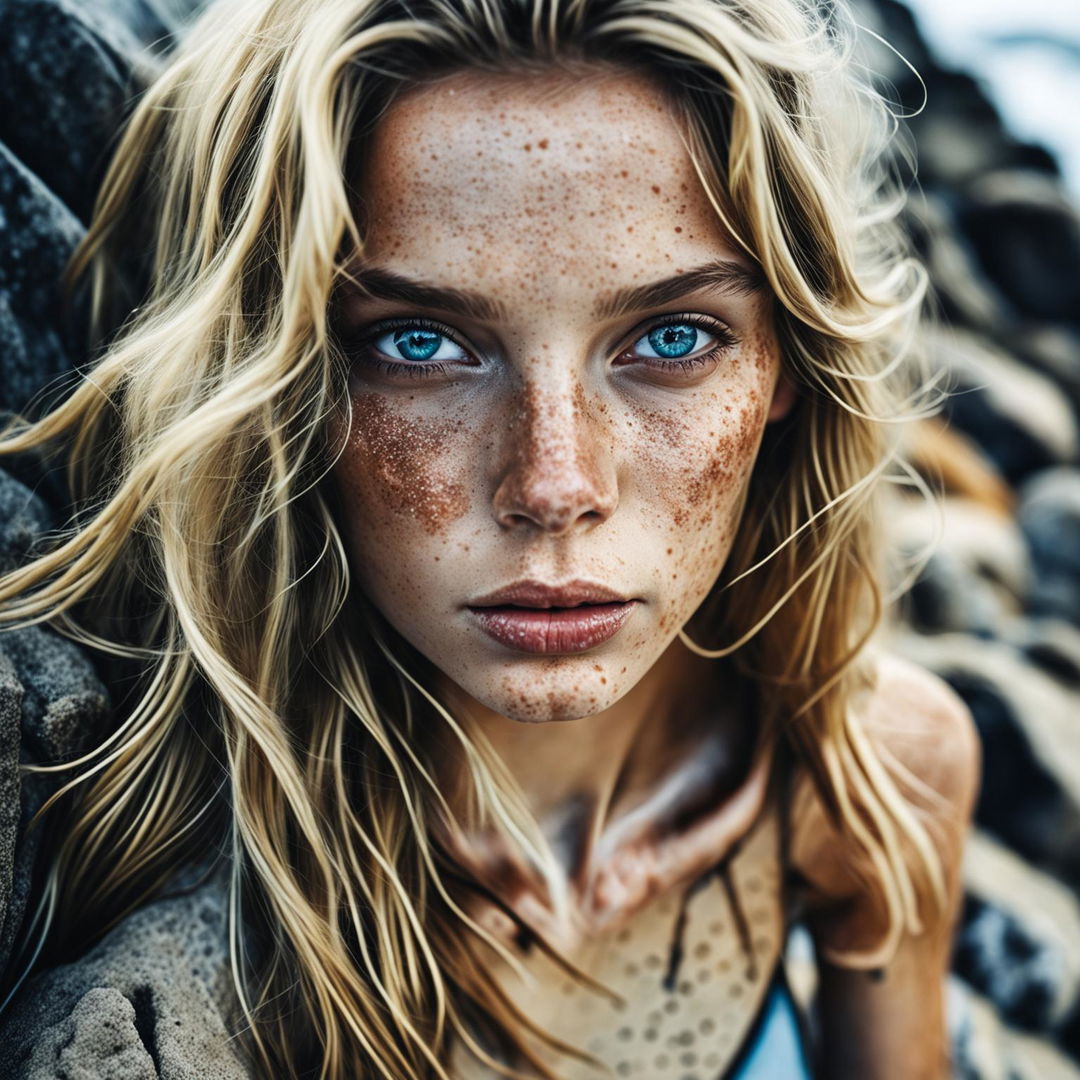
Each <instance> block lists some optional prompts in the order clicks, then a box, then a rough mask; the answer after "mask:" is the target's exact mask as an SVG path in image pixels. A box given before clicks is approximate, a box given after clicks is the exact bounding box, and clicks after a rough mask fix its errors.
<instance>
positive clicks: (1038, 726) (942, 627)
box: [0, 0, 1080, 1080]
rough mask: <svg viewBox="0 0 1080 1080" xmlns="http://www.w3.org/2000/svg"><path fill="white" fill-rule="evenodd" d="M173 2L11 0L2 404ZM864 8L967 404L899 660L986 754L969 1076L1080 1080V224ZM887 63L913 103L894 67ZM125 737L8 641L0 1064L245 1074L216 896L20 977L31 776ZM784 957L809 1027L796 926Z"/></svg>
mask: <svg viewBox="0 0 1080 1080" xmlns="http://www.w3.org/2000/svg"><path fill="white" fill-rule="evenodd" d="M185 2H186V0H174V6H173V7H171V8H168V7H165V6H163V5H162V4H160V3H159V4H157V5H154V4H152V3H151V0H0V71H2V72H3V78H2V79H0V240H2V246H0V409H8V410H19V409H23V408H24V407H25V406H26V404H27V403H28V402H29V401H30V400H31V399H32V398H33V397H34V396H35V395H36V394H38V393H39V392H41V391H43V390H46V389H47V388H50V387H52V388H54V392H55V387H56V386H57V382H56V380H57V379H61V380H62V378H63V376H64V375H65V374H66V373H67V374H69V373H70V372H71V371H72V370H73V369H74V368H75V366H76V365H78V364H79V363H81V362H82V361H83V360H84V356H83V353H82V349H81V345H80V343H79V342H78V341H77V340H75V339H74V337H73V336H72V334H71V332H70V331H69V330H66V329H65V327H68V326H70V325H73V324H77V322H78V320H77V319H75V320H70V319H67V318H65V317H64V315H63V313H62V311H61V306H60V297H59V291H58V288H57V282H58V278H59V275H60V272H61V269H62V267H63V265H64V262H65V261H66V259H67V256H68V254H69V253H70V251H71V249H72V247H73V245H74V244H75V243H76V241H77V240H78V238H79V236H80V235H81V234H82V231H83V229H84V227H85V223H86V220H87V218H88V215H89V212H90V206H91V201H92V197H93V193H94V191H95V189H96V185H97V182H98V180H99V179H100V175H101V171H102V167H103V165H104V162H105V160H106V156H107V149H108V146H109V143H110V139H111V138H112V136H113V135H114V134H115V132H116V130H117V127H118V125H119V123H120V121H121V120H122V118H123V116H124V115H125V113H126V111H127V110H128V109H129V108H130V106H131V104H132V103H133V101H134V99H135V97H136V95H137V93H138V90H139V88H140V86H142V85H143V84H144V80H145V78H146V77H147V75H148V73H149V72H150V71H151V70H152V68H153V63H154V57H155V56H156V55H158V54H160V53H162V52H164V51H166V50H167V48H168V46H169V42H170V32H171V30H172V28H173V27H174V26H175V25H176V21H177V19H178V18H180V17H182V16H183V15H184V11H183V7H182V5H183V4H184V3H185ZM862 9H863V10H862V16H861V17H862V19H863V21H864V22H866V23H867V24H868V25H870V26H872V27H873V28H875V29H876V30H877V31H878V32H879V33H881V34H882V35H883V36H884V37H885V38H886V39H887V40H889V41H890V42H891V43H892V44H893V45H894V46H895V47H896V48H897V49H898V50H899V51H900V52H901V53H902V54H903V55H904V56H905V57H907V58H908V59H909V60H910V61H911V63H912V64H913V65H914V66H915V68H916V69H917V70H918V71H919V72H920V74H921V75H922V77H923V78H924V80H925V82H926V84H927V89H928V92H929V101H930V104H929V107H928V108H927V109H926V111H925V112H923V113H922V114H921V115H919V116H917V117H915V118H913V119H912V120H911V121H910V122H909V128H910V131H911V133H912V136H913V137H914V140H915V144H916V146H917V149H918V181H919V187H920V188H921V193H920V191H919V190H918V189H916V190H915V191H914V192H913V198H912V200H911V205H910V208H909V211H908V218H909V224H910V228H911V231H912V233H913V235H914V237H915V240H916V243H917V245H918V248H919V250H920V252H921V254H922V256H923V258H924V259H925V260H926V263H927V265H928V267H929V269H930V272H931V275H932V278H933V282H934V287H935V290H936V296H937V301H938V308H939V311H940V318H939V319H938V320H937V322H936V323H935V324H934V326H933V327H932V328H928V330H927V334H926V346H925V347H926V348H927V349H929V350H930V352H931V355H932V357H933V358H934V359H935V361H936V362H937V363H938V364H939V365H941V366H942V367H943V368H945V369H946V370H947V371H948V373H949V376H950V380H951V381H950V385H951V386H952V387H953V390H954V393H953V394H952V396H951V397H950V399H949V404H948V406H947V409H946V415H945V417H944V418H942V420H939V421H933V422H927V423H925V424H924V425H923V426H922V428H921V430H920V431H919V433H918V435H917V437H916V439H915V440H914V441H913V444H912V449H911V457H912V460H913V462H914V463H915V465H916V467H918V468H919V469H920V470H921V471H922V473H923V474H924V475H925V476H927V477H928V478H934V480H935V482H936V483H938V484H940V485H941V486H942V487H943V489H944V492H945V495H946V497H945V500H944V516H943V520H942V521H941V522H940V527H941V538H940V542H939V544H938V546H937V548H936V551H935V553H934V555H933V556H932V558H931V559H930V561H929V563H928V565H927V566H926V568H925V570H924V571H923V573H922V574H921V576H920V578H919V580H918V581H917V582H916V583H915V585H914V586H913V587H912V588H911V589H910V591H909V592H908V593H907V595H906V597H905V598H904V601H903V603H902V605H901V606H900V609H899V610H900V614H901V618H900V619H899V620H898V621H897V623H896V625H895V627H894V628H893V629H892V631H891V636H892V642H891V643H892V645H893V647H894V648H896V649H897V650H898V651H900V652H903V653H904V654H906V655H908V656H910V657H912V658H913V659H915V660H917V661H919V662H920V663H922V664H924V665H925V666H927V667H929V668H931V669H932V670H934V671H936V672H938V673H939V674H940V675H942V676H943V677H944V678H945V679H947V680H948V681H949V682H950V683H951V684H952V686H953V687H954V688H955V689H956V690H957V691H958V692H959V693H960V695H961V696H962V697H963V698H964V700H965V701H966V702H967V703H968V705H969V706H970V708H971V710H972V712H973V714H974V716H975V719H976V722H977V724H978V728H979V732H980V734H981V736H982V741H983V755H984V781H983V787H982V791H981V794H980V797H979V802H978V807H977V811H976V829H975V831H974V834H973V836H972V839H971V842H970V847H969V851H968V857H967V863H966V868H965V876H966V886H967V894H966V899H965V905H964V910H963V915H962V921H961V926H960V930H959V934H958V938H957V945H956V951H955V956H954V961H953V972H952V975H951V976H950V980H949V1023H950V1031H951V1038H952V1045H953V1055H954V1075H955V1077H957V1078H962V1080H1057V1078H1061V1080H1066V1078H1075V1080H1080V903H1078V900H1077V886H1078V884H1080V469H1078V457H1080V450H1078V447H1080V434H1078V411H1080V219H1078V216H1077V211H1076V208H1075V206H1074V205H1072V204H1070V202H1069V199H1068V198H1067V196H1066V194H1065V191H1064V188H1063V185H1062V183H1061V181H1060V177H1059V175H1058V172H1057V168H1056V166H1055V163H1054V160H1053V158H1052V157H1051V156H1050V155H1049V154H1048V153H1047V152H1046V151H1045V150H1043V149H1041V148H1040V147H1037V146H1030V145H1025V144H1022V143H1019V142H1017V141H1016V140H1015V139H1013V138H1011V137H1010V135H1009V133H1008V132H1007V131H1005V130H1004V129H1003V127H1002V125H1001V123H1000V121H999V118H998V116H997V114H996V113H995V111H994V109H993V108H992V106H991V105H990V104H989V102H988V101H987V99H986V97H985V96H984V94H983V93H982V91H981V90H980V88H979V86H978V84H977V83H976V82H975V81H974V80H973V79H972V78H971V77H970V76H969V75H967V74H964V73H962V72H955V71H948V70H945V69H943V68H942V67H941V66H939V65H938V64H937V63H936V62H935V58H934V57H933V56H932V55H930V54H929V53H928V51H927V49H926V46H925V44H924V42H923V41H922V39H921V37H920V35H919V32H918V28H917V27H916V25H915V24H914V22H913V20H912V18H911V16H910V15H909V14H908V12H907V10H906V9H905V8H904V7H902V6H901V5H900V4H898V3H894V2H892V0H873V2H871V0H866V3H865V4H863V5H862ZM871 62H872V65H873V67H874V69H875V70H878V71H881V72H882V74H883V77H884V78H886V79H888V80H889V81H891V84H892V86H893V87H894V88H895V89H894V90H892V91H890V93H894V94H895V96H896V97H897V99H898V100H899V101H901V102H903V103H905V105H906V106H907V107H909V108H910V107H911V106H912V105H917V104H918V102H919V101H920V100H921V91H920V90H919V87H918V85H917V83H915V81H914V79H913V76H912V75H911V74H910V72H909V71H908V69H907V68H906V67H904V66H903V65H902V64H901V63H899V61H897V60H896V59H895V57H894V56H893V55H892V54H890V53H888V52H887V51H885V50H879V51H875V52H874V55H873V56H872V58H871ZM4 465H5V467H4V470H3V471H0V570H2V569H5V568H10V567H11V566H13V565H14V564H16V563H17V562H18V561H19V560H20V559H22V558H24V557H25V556H26V553H27V551H28V549H29V547H30V545H31V544H32V543H33V541H34V539H35V537H37V536H39V535H41V533H42V532H43V531H45V530H46V529H47V528H48V527H49V524H50V515H51V513H52V512H59V513H62V511H63V491H62V488H61V486H60V485H59V484H58V483H57V482H56V480H55V478H54V477H53V476H51V475H50V474H49V473H48V472H47V471H46V470H44V469H43V468H42V467H41V463H40V462H37V461H34V460H22V461H12V460H10V459H6V460H5V463H4ZM896 528H897V531H898V535H899V536H900V537H901V538H902V539H903V541H904V543H905V545H906V546H907V547H908V548H909V549H910V550H911V551H912V552H915V551H917V550H918V549H919V548H920V546H921V545H922V544H923V543H924V542H925V541H926V539H927V538H928V537H931V536H932V535H933V534H934V530H935V521H934V519H933V516H932V515H930V514H928V513H927V511H926V509H925V508H924V507H923V505H922V504H921V503H920V502H918V501H917V500H915V499H912V500H911V501H910V503H909V504H906V505H905V506H904V507H902V508H901V511H900V512H898V515H897V521H896ZM112 722H113V718H112V716H111V713H110V707H109V695H108V693H107V690H106V688H105V686H104V685H103V684H102V682H101V680H100V679H99V677H98V675H97V673H96V672H95V670H94V667H93V664H92V663H91V661H90V660H89V659H88V658H87V657H85V656H84V655H82V654H81V653H80V652H79V651H78V650H77V649H76V648H75V647H74V646H73V645H72V644H70V643H69V642H66V641H64V640H62V639H60V638H58V637H56V636H55V635H54V634H52V633H51V632H50V631H47V630H45V629H41V628H33V629H29V630H24V631H19V632H16V633H6V634H3V635H0V972H2V973H3V975H2V976H0V1003H4V1004H3V1008H2V1009H0V1063H2V1064H0V1072H2V1073H3V1075H4V1076H8V1077H13V1078H14V1077H20V1078H22V1077H27V1078H29V1077H33V1078H35V1080H50V1078H54V1077H55V1078H57V1080H59V1078H60V1077H70V1078H87V1080H90V1078H93V1080H108V1078H115V1080H135V1078H139V1080H141V1078H144V1077H147V1078H153V1077H157V1076H161V1077H167V1078H192V1080H195V1078H198V1080H210V1078H215V1077H223V1078H224V1077H228V1078H233V1077H242V1076H244V1075H246V1074H245V1072H244V1070H243V1067H242V1066H241V1064H240V1062H239V1060H238V1059H237V1057H236V1056H235V1054H234V1052H233V1051H232V1049H231V1048H230V1044H229V1041H228V1039H227V1034H226V1028H225V1024H224V1021H223V1019H222V1017H223V1014H224V1010H225V1008H226V1004H225V1003H226V1000H227V997H228V993H229V991H228V959H227V948H226V941H225V936H224V906H223V888H222V882H221V881H220V879H211V880H210V881H207V882H201V883H200V882H199V881H196V880H193V881H190V882H181V883H179V884H178V887H177V889H176V890H174V893H173V895H171V896H170V897H168V898H166V899H163V900H162V901H160V902H159V903H157V904H154V905H152V906H150V907H147V908H146V909H144V910H143V911H141V912H140V913H138V914H137V915H136V916H134V917H132V918H131V919H129V920H128V921H127V922H125V923H124V924H122V925H121V926H120V927H118V928H117V929H116V930H115V931H113V932H112V933H111V934H109V935H108V936H107V937H106V938H105V939H104V940H103V941H102V942H101V944H100V945H98V946H97V947H96V948H95V949H93V950H92V952H91V953H90V954H89V955H88V956H87V957H86V958H85V959H84V960H82V961H80V962H79V963H76V964H73V965H70V966H66V967H62V968H59V969H55V970H52V971H49V972H45V973H42V974H38V975H36V976H34V977H33V978H32V979H31V980H30V981H28V982H26V983H25V984H23V985H21V986H20V985H19V984H18V976H19V973H20V972H21V971H22V970H23V969H24V967H25V965H26V961H27V960H29V959H30V958H31V954H32V945H33V940H34V938H33V934H32V933H31V927H32V924H33V915H34V904H33V903H32V899H33V900H35V901H36V898H37V896H38V895H39V891H40V875H39V873H38V871H39V870H40V867H38V866H37V862H38V860H36V858H35V857H36V855H37V853H38V851H39V847H40V844H41V840H42V838H41V836H40V835H39V834H38V833H37V832H34V831H28V830H27V828H26V825H27V822H28V821H29V818H30V817H31V816H32V814H33V812H34V810H35V809H36V808H37V807H38V806H40V804H41V802H42V801H43V799H44V798H45V797H46V795H47V792H48V790H49V789H50V787H51V785H52V784H53V783H55V781H53V780H50V779H49V778H46V777H41V776H32V775H24V774H21V772H20V768H19V766H20V763H26V762H47V761H56V760H62V759H65V758H69V757H71V756H73V755H74V754H76V753H77V752H78V751H79V750H80V749H81V748H84V747H85V746H87V745H90V744H91V742H93V741H96V739H97V738H98V737H100V735H101V733H102V732H104V731H106V730H108V728H109V725H110V724H111V723H112ZM27 942H29V945H30V951H29V952H27V951H26V947H25V943H27ZM20 950H21V951H20ZM789 957H790V964H791V967H792V975H793V982H794V983H796V984H797V985H798V986H800V987H801V988H802V992H803V995H804V1000H805V1001H806V1004H807V1010H808V1015H810V1016H812V993H813V985H812V976H811V973H810V971H809V964H808V960H807V954H806V942H805V939H804V938H801V937H800V935H799V934H798V933H796V934H794V935H793V937H792V944H791V948H790V950H789ZM9 992H10V993H9ZM8 997H10V998H11V1000H10V1001H8V1002H6V1003H5V1001H4V999H5V998H8Z"/></svg>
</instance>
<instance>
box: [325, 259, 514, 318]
mask: <svg viewBox="0 0 1080 1080" xmlns="http://www.w3.org/2000/svg"><path fill="white" fill-rule="evenodd" d="M346 281H347V282H348V283H349V284H350V285H353V286H356V287H358V288H359V289H360V290H361V291H363V292H365V293H367V295H368V296H370V297H372V298H374V299H376V300H393V301H397V302H399V303H403V304H411V305H413V306H415V307H426V308H438V309H439V310H440V311H453V312H457V313H458V314H461V315H466V316H468V317H469V318H470V319H475V320H476V321H477V322H499V321H505V318H506V308H505V307H503V305H502V304H499V303H497V302H496V301H494V300H489V299H488V298H487V297H486V296H481V295H479V294H478V293H474V292H468V291H467V290H465V289H448V288H443V287H442V286H440V285H429V284H428V283H427V282H423V281H414V280H412V278H407V277H403V276H402V275H401V274H395V273H393V272H392V271H390V270H376V269H374V268H367V269H363V268H362V269H360V270H357V271H355V272H354V273H353V274H352V275H351V276H350V277H348V278H347V279H346Z"/></svg>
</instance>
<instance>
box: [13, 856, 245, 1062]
mask: <svg viewBox="0 0 1080 1080" xmlns="http://www.w3.org/2000/svg"><path fill="white" fill-rule="evenodd" d="M227 910H228V908H227V890H226V876H225V873H224V870H223V869H218V870H217V871H216V872H215V873H214V874H213V875H212V876H211V877H210V878H209V879H208V880H207V881H206V882H205V883H204V884H202V885H200V886H198V887H196V888H195V889H193V890H192V891H190V892H188V893H186V894H183V895H178V896H171V897H168V898H166V899H162V900H159V901H157V902H155V903H152V904H149V905H147V906H146V907H143V908H140V909H139V910H138V911H136V912H135V913H134V914H132V915H130V916H128V917H127V918H126V919H125V920H124V921H123V922H122V923H120V925H118V926H117V927H115V928H114V929H113V930H112V931H110V932H109V933H108V934H107V935H106V936H105V937H104V938H103V939H102V940H101V942H100V943H99V944H98V945H97V946H95V947H94V948H93V949H91V950H90V952H88V953H87V954H86V955H85V956H84V957H82V958H81V959H79V960H78V961H76V962H73V963H70V964H65V965H62V966H60V967H57V968H53V969H51V970H49V971H46V972H43V973H42V974H40V975H37V976H35V977H34V978H32V979H30V980H29V981H28V982H27V984H26V985H25V986H24V987H22V989H21V990H20V991H19V994H18V996H17V998H16V1000H15V1002H14V1004H13V1005H12V1007H11V1008H10V1010H9V1012H8V1013H7V1014H6V1015H5V1016H4V1017H3V1020H2V1022H0V1060H3V1061H6V1062H7V1063H8V1066H7V1069H8V1071H6V1072H5V1073H4V1075H5V1076H6V1077H9V1078H10V1080H76V1078H81V1077H86V1078H87V1080H89V1078H91V1077H93V1078H94V1080H144V1078H147V1077H149V1078H154V1077H162V1078H164V1080H245V1078H247V1077H249V1076H250V1075H251V1074H250V1073H249V1072H248V1070H247V1068H246V1066H245V1065H244V1063H243V1057H242V1054H241V1052H240V1050H239V1048H238V1047H236V1046H235V1044H234V1042H233V1041H232V1040H231V1039H230V1033H231V1031H232V1030H234V1028H233V1027H232V1026H231V1025H233V1024H234V1023H235V1020H236V999H235V996H234V994H233V991H232V981H231V974H230V969H229V950H228V935H227V921H226V918H227Z"/></svg>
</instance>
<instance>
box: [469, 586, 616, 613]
mask: <svg viewBox="0 0 1080 1080" xmlns="http://www.w3.org/2000/svg"><path fill="white" fill-rule="evenodd" d="M626 599H627V598H626V597H625V596H624V595H623V594H622V593H620V592H617V591H616V590H615V589H609V588H608V587H607V586H606V585H599V584H597V583H596V582H594V581H580V580H578V581H568V582H566V583H565V584H563V585H548V584H545V583H544V582H543V581H536V580H534V579H529V580H527V581H515V582H514V583H513V584H512V585H507V586H506V587H505V588H503V589H497V590H496V591H495V592H492V593H488V594H487V595H486V596H481V597H480V598H479V599H478V600H473V601H472V602H471V603H470V604H469V607H495V606H497V605H499V604H513V605H515V606H517V607H531V608H551V607H576V606H577V605H578V604H610V603H616V602H618V603H625V602H626Z"/></svg>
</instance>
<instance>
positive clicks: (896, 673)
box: [791, 652, 982, 898]
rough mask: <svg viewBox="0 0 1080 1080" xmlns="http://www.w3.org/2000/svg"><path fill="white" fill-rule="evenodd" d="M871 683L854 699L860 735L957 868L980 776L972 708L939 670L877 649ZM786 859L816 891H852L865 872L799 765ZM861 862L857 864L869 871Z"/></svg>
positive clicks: (841, 893)
mask: <svg viewBox="0 0 1080 1080" xmlns="http://www.w3.org/2000/svg"><path fill="white" fill-rule="evenodd" d="M873 674H874V678H873V680H872V685H871V686H870V687H869V688H868V689H867V690H866V691H865V692H864V693H863V694H862V695H861V696H860V697H859V699H858V700H857V701H855V702H853V705H852V712H853V717H852V718H853V720H854V725H853V726H854V728H855V731H856V733H861V734H862V735H864V736H865V738H866V740H867V741H868V742H869V744H870V749H871V750H872V751H873V754H874V756H875V757H876V758H877V759H878V760H879V761H880V762H881V764H882V765H883V766H884V768H885V769H886V771H887V772H888V774H889V776H890V777H891V779H892V780H893V781H894V782H895V783H896V785H897V787H898V789H899V791H900V793H901V795H903V796H904V798H905V800H906V801H907V803H908V804H909V806H910V807H911V808H912V810H913V811H914V812H915V813H916V815H917V816H918V817H919V818H920V820H921V821H922V822H923V824H924V825H925V826H926V827H927V828H928V830H929V832H930V834H931V836H932V837H933V838H934V840H935V842H936V844H937V846H938V848H939V851H940V853H941V855H942V856H943V858H944V861H945V864H946V866H947V867H948V866H950V865H951V866H952V868H953V869H955V868H956V864H957V863H958V862H959V859H960V854H961V850H962V847H963V843H964V838H965V835H966V832H967V829H968V827H969V825H970V821H971V816H972V813H973V809H974V803H975V799H976V797H977V795H978V789H979V783H980V780H981V775H982V750H981V744H980V741H979V735H978V731H977V729H976V727H975V722H974V719H973V718H972V716H971V712H970V710H969V709H968V708H967V706H966V705H965V704H964V702H963V701H962V700H961V699H960V698H959V697H958V696H957V694H956V693H955V692H954V691H953V690H952V689H951V688H950V687H949V685H948V684H947V683H946V682H945V681H944V680H943V679H941V678H939V677H938V676H937V675H934V674H933V673H932V672H930V671H927V670H926V669H925V668H922V667H920V666H918V665H917V664H914V663H912V662H910V661H908V660H905V659H903V658H902V657H900V656H897V655H895V654H892V653H887V652H878V653H876V654H875V659H874V671H873ZM791 820H792V823H793V828H792V847H791V860H792V864H793V866H794V868H795V869H796V870H798V871H799V872H800V874H801V875H802V876H803V878H804V879H805V880H806V882H807V884H808V885H810V886H811V887H812V889H813V891H814V893H816V894H817V895H818V896H819V897H821V898H824V897H825V896H832V897H843V896H849V897H850V896H852V895H855V894H857V893H858V892H860V891H861V890H862V889H863V888H864V885H863V881H864V880H865V877H864V875H863V874H859V873H858V872H857V871H856V864H857V863H859V862H860V861H861V856H860V854H859V852H858V851H856V850H853V849H852V846H851V844H850V843H849V842H847V841H845V840H844V839H843V838H842V836H841V834H840V831H839V829H838V828H837V827H836V826H835V825H834V823H833V822H832V820H831V819H830V818H829V815H828V814H827V813H826V811H825V807H824V805H823V803H822V800H821V798H820V795H819V793H818V792H817V790H816V789H815V787H814V785H813V783H812V782H811V779H810V776H809V773H808V772H807V771H806V770H805V769H802V768H800V769H798V770H797V772H796V776H795V784H794V789H793V805H792V816H791ZM867 869H868V868H867V867H863V870H864V871H865V870H867Z"/></svg>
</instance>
